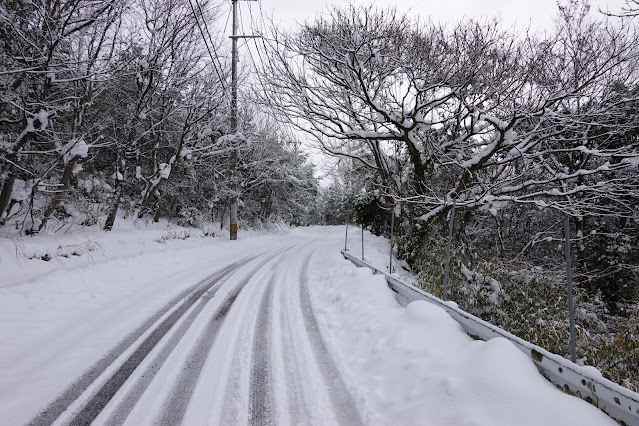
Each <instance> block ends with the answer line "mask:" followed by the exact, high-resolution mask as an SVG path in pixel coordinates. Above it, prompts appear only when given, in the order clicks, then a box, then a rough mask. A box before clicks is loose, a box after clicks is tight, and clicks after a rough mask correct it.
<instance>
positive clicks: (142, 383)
mask: <svg viewBox="0 0 639 426" xmlns="http://www.w3.org/2000/svg"><path fill="white" fill-rule="evenodd" d="M232 272H235V271H232ZM230 275H231V274H228V275H226V276H225V277H223V278H222V279H221V280H220V281H219V282H218V284H217V285H216V286H215V287H214V288H212V289H211V290H209V291H207V292H206V293H205V294H204V295H203V296H202V298H201V299H200V301H199V302H198V304H197V305H196V306H195V308H193V310H192V311H191V312H190V313H189V315H188V316H187V317H186V319H185V320H184V321H183V322H182V323H181V324H180V326H179V328H178V329H177V330H176V331H175V333H173V334H172V335H171V337H170V338H169V340H168V341H167V342H166V344H165V345H164V346H163V347H162V349H161V352H160V353H158V354H157V356H156V357H155V358H154V359H153V361H152V362H151V364H150V365H149V366H147V368H146V369H145V371H144V373H142V374H141V375H140V377H139V378H138V380H137V382H136V383H135V385H133V387H132V388H131V389H129V391H128V392H127V394H126V395H125V396H124V397H123V398H122V399H121V402H120V404H119V405H118V406H117V407H116V408H115V410H114V411H113V412H112V413H111V414H110V415H109V417H108V419H107V420H106V421H105V422H104V425H105V426H120V425H122V424H123V423H124V422H125V420H126V418H127V416H128V415H129V414H130V413H131V411H132V410H133V408H134V407H135V405H136V404H137V403H138V401H139V400H140V398H141V397H142V394H143V393H144V391H146V389H147V388H148V387H149V385H150V384H151V381H153V379H154V378H155V376H156V375H157V373H158V372H159V371H160V369H161V368H162V366H163V365H164V363H165V361H166V360H167V359H168V358H169V356H170V355H171V353H172V352H173V350H174V349H175V347H176V346H177V345H178V343H179V342H180V340H181V339H182V337H184V335H185V334H186V332H187V331H188V329H189V328H190V327H191V325H192V324H193V322H194V321H195V319H196V318H197V316H198V315H199V314H200V312H202V309H204V307H205V306H206V305H207V304H208V303H209V301H210V300H211V299H212V298H213V296H215V293H216V292H217V290H219V288H220V287H221V286H222V285H223V284H224V282H225V281H226V280H227V279H228V277H229V276H230Z"/></svg>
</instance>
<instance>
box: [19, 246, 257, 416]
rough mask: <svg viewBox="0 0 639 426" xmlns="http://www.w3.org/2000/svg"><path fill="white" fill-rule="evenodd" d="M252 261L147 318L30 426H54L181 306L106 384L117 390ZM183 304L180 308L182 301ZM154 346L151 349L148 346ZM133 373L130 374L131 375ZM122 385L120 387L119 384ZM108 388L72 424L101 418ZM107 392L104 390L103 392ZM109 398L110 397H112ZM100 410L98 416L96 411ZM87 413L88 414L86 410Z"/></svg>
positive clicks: (210, 279) (229, 268)
mask: <svg viewBox="0 0 639 426" xmlns="http://www.w3.org/2000/svg"><path fill="white" fill-rule="evenodd" d="M250 260H252V258H249V259H243V260H241V261H239V262H235V263H233V264H231V265H229V266H227V267H226V268H224V269H222V270H221V271H219V272H217V273H215V274H213V275H211V276H209V277H207V278H206V279H204V280H202V281H200V282H199V283H198V284H196V285H195V286H193V287H191V288H189V289H186V290H184V291H183V292H181V293H180V294H178V295H177V296H176V297H174V298H173V299H171V300H170V301H169V302H168V303H166V304H165V305H164V306H163V307H162V308H160V309H159V310H158V311H156V312H155V313H154V314H153V315H151V316H150V317H149V318H147V320H146V321H144V322H143V323H142V325H140V326H139V327H138V328H137V329H135V330H134V331H133V332H131V333H129V334H128V335H127V336H126V337H125V338H124V339H123V340H122V341H121V342H120V343H119V344H118V345H117V346H115V347H114V348H113V349H111V350H110V351H109V352H108V353H107V354H106V355H105V356H104V357H103V358H101V359H100V360H99V361H98V362H96V363H95V364H94V365H93V366H92V367H90V368H89V370H87V371H86V372H85V373H83V374H82V376H80V378H78V379H77V380H76V381H75V382H74V383H72V384H71V385H70V386H69V387H68V388H67V389H66V390H65V391H64V392H63V393H62V394H61V395H60V396H58V397H57V398H56V399H55V400H54V401H53V402H51V403H50V404H49V405H48V406H47V407H46V408H45V409H44V410H43V411H41V412H40V413H39V414H38V415H36V417H35V418H34V419H33V420H31V421H30V422H29V425H30V426H46V425H51V424H53V422H54V421H55V420H56V419H57V418H58V417H60V415H61V414H62V413H64V412H65V411H66V410H67V409H68V408H69V407H70V406H71V405H72V404H73V403H74V402H75V401H76V400H77V399H78V398H79V397H80V396H81V395H82V394H83V393H84V392H85V391H86V389H87V388H88V387H89V386H90V385H91V384H92V383H93V382H95V380H97V379H98V378H99V377H100V376H101V375H102V374H103V373H104V371H105V370H106V369H107V368H108V367H109V366H110V365H112V364H113V363H114V362H115V361H116V360H117V359H118V358H119V357H120V356H121V355H122V354H123V353H124V352H125V351H126V350H127V349H128V348H130V347H131V346H132V345H134V344H135V342H136V341H137V340H138V339H139V338H140V337H141V336H142V335H143V334H144V333H145V332H147V331H148V330H149V329H151V328H152V327H153V325H154V324H155V323H156V322H157V321H159V320H160V318H162V317H163V316H164V315H166V314H167V313H168V312H169V311H170V310H171V309H172V308H175V307H176V306H178V305H179V306H178V307H177V308H176V309H175V310H174V311H173V312H172V313H171V314H170V315H169V316H168V317H167V318H165V319H164V320H163V321H162V323H160V325H158V326H157V327H156V328H155V330H154V331H153V332H152V333H151V334H150V335H149V336H148V337H147V338H146V339H145V340H144V342H143V343H142V344H141V345H140V346H139V347H138V349H137V350H136V351H135V352H134V353H133V354H132V355H131V356H130V357H129V359H128V360H127V361H125V365H126V367H125V365H123V366H121V367H120V369H118V371H117V372H116V374H115V375H114V376H117V377H116V378H113V377H112V379H109V381H108V382H107V383H109V382H110V385H109V386H114V385H116V384H117V383H119V385H118V386H117V388H118V389H119V386H121V384H122V383H123V382H124V380H126V378H127V377H128V375H126V376H125V373H126V372H128V374H129V375H130V373H132V372H133V369H135V368H133V369H131V366H132V365H133V364H135V362H136V360H138V359H139V361H138V362H137V364H135V365H136V366H137V365H138V364H139V363H140V362H141V361H142V359H143V356H142V358H140V356H141V355H142V354H144V356H146V354H148V352H150V350H151V349H152V347H153V346H155V344H157V342H158V341H159V340H160V339H161V337H162V336H164V334H166V332H167V331H168V329H169V328H170V327H171V326H172V325H173V324H175V322H177V320H178V319H179V318H180V317H181V316H182V315H183V314H184V312H186V310H187V309H188V308H190V307H191V306H192V305H193V304H194V303H195V302H196V301H197V299H198V298H199V297H201V295H202V294H204V293H205V292H206V291H207V290H208V289H209V288H211V287H212V286H213V285H214V284H215V283H216V282H217V280H219V279H220V278H222V277H223V276H225V275H227V274H229V273H231V272H232V271H233V270H235V269H239V268H240V267H241V266H242V265H244V264H245V263H247V262H249V261H250ZM181 300H182V303H181V304H180V301H181ZM149 345H151V346H149ZM129 370H130V371H129ZM120 382H121V383H120ZM105 386H106V384H105V385H103V387H102V389H101V390H100V391H98V393H97V394H96V395H95V396H94V397H92V398H91V400H90V402H89V403H88V404H86V405H85V408H84V409H82V410H81V412H82V415H83V416H86V420H84V421H82V420H81V418H80V417H78V416H79V415H76V416H74V419H73V420H72V424H90V423H91V422H92V421H93V419H94V418H95V417H96V416H97V414H99V412H100V411H101V410H102V409H103V408H104V406H105V405H106V403H107V402H108V401H109V400H110V399H111V397H112V396H113V394H115V392H110V391H107V390H106V389H105ZM103 389H104V390H103ZM116 390H117V389H116ZM109 394H110V395H109ZM93 403H95V404H96V405H95V408H91V406H92V404H93ZM98 407H99V410H98V411H97V413H96V412H95V411H96V409H97V408H98ZM85 409H86V410H85Z"/></svg>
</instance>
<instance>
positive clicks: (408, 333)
mask: <svg viewBox="0 0 639 426" xmlns="http://www.w3.org/2000/svg"><path fill="white" fill-rule="evenodd" d="M367 237H368V238H370V239H371V240H370V247H371V249H370V250H368V249H367V256H369V253H370V256H371V258H372V259H374V258H375V255H376V248H377V249H378V250H377V252H378V254H379V257H380V259H384V260H385V259H386V257H387V253H384V250H385V249H386V245H385V242H384V241H383V240H380V239H376V238H374V237H372V236H369V235H367ZM342 238H343V230H342V229H340V228H314V229H300V230H295V231H293V232H291V233H289V234H287V235H279V236H273V237H266V238H261V237H260V238H255V239H254V240H253V241H249V240H244V241H238V242H236V243H230V244H232V245H229V244H219V245H218V246H216V247H214V248H211V249H204V248H201V249H198V250H192V251H185V252H184V253H181V252H174V253H171V255H172V256H173V257H177V258H179V259H180V262H179V263H180V265H181V266H180V267H181V268H182V270H181V271H180V272H175V273H174V274H172V275H168V274H167V273H166V271H165V270H163V267H164V266H163V265H164V263H167V264H170V262H169V260H168V257H166V256H167V254H166V253H165V254H164V255H162V254H157V255H154V256H151V260H153V261H151V260H149V259H147V257H145V256H142V257H139V258H136V259H124V260H122V259H121V260H118V261H115V263H116V264H117V265H118V266H120V267H122V268H123V269H124V270H127V269H126V266H127V265H129V264H130V266H131V268H132V269H131V270H128V272H130V273H132V274H134V275H135V273H138V275H136V277H138V278H140V277H143V276H145V274H146V275H148V274H151V275H152V274H153V273H155V274H156V275H155V277H154V279H153V280H148V279H147V281H146V282H144V281H142V283H140V284H138V285H137V286H136V285H135V284H134V283H133V282H131V283H129V285H130V286H132V287H135V288H134V289H132V290H130V291H129V293H128V294H127V297H115V296H117V292H116V291H114V290H112V293H108V294H107V292H106V290H104V289H103V288H102V287H100V286H99V285H98V284H95V285H96V286H97V289H96V288H93V287H92V284H91V282H90V281H88V282H87V283H85V284H86V286H85V287H88V288H89V289H92V290H95V291H97V290H99V289H102V290H103V291H104V292H105V294H102V298H103V299H105V302H104V303H102V304H100V305H99V309H97V308H96V309H94V310H93V311H91V312H93V314H92V315H87V313H86V312H88V311H83V312H79V313H78V317H79V318H80V319H81V320H80V321H75V322H74V323H73V324H72V323H70V322H62V321H61V322H60V323H59V324H58V323H56V321H52V325H51V326H50V327H49V328H48V329H47V330H46V333H47V334H48V335H53V336H54V337H55V338H53V339H52V338H48V339H45V338H44V337H42V339H44V340H42V341H41V342H40V350H39V351H38V350H35V351H33V352H32V351H31V349H37V348H38V342H37V341H33V342H30V344H28V345H27V344H24V345H23V346H22V350H19V349H20V348H17V349H16V351H15V353H9V355H11V354H13V355H14V356H13V357H10V356H5V357H4V358H0V361H1V362H4V363H7V364H8V361H9V360H11V361H12V362H13V363H14V365H16V366H17V367H18V368H17V371H16V373H15V375H14V376H11V377H8V378H5V379H3V383H2V384H3V387H4V385H5V384H7V385H11V384H13V393H14V394H15V395H16V396H15V397H14V398H10V393H9V392H8V391H0V396H1V398H0V403H2V405H0V409H1V410H0V412H1V411H6V413H7V414H8V416H4V414H3V418H4V419H10V422H9V423H7V424H25V423H26V424H34V425H45V424H74V425H82V424H91V423H93V424H106V425H121V424H129V425H139V424H160V425H175V424H185V425H200V424H260V425H261V424H319V425H322V424H326V425H329V424H330V425H332V424H344V425H357V424H362V423H364V424H392V423H393V422H399V423H401V424H424V423H426V424H464V423H469V422H470V423H472V424H513V422H514V423H518V424H526V423H528V424H553V420H554V423H555V424H571V423H572V424H602V422H604V423H605V421H607V420H608V419H607V418H606V417H605V416H604V415H603V414H602V413H601V412H599V411H598V410H596V409H593V408H592V407H590V406H589V405H587V404H586V403H583V402H582V401H580V400H578V399H576V398H572V397H569V396H567V395H565V394H562V393H561V392H559V391H557V390H555V389H554V388H553V387H552V386H550V385H549V384H548V383H547V382H545V380H544V379H543V378H541V376H539V375H537V374H536V372H535V369H534V366H532V365H531V364H530V363H529V362H528V360H526V359H525V358H524V359H522V358H521V357H519V355H518V351H517V350H516V349H514V348H510V347H508V345H504V344H503V342H497V343H492V344H490V343H484V342H473V341H472V339H470V338H469V337H468V336H465V335H463V333H460V331H459V328H458V327H456V326H455V324H456V323H454V321H452V319H450V317H446V316H445V314H443V315H442V312H440V311H438V310H436V309H433V308H431V307H429V306H423V305H421V304H414V305H413V306H409V308H408V309H405V308H402V307H400V306H399V305H398V304H397V303H396V302H395V300H394V298H393V294H392V292H391V291H390V290H389V289H388V288H387V287H386V285H385V282H384V280H383V278H381V277H379V276H373V275H371V274H370V272H368V271H365V270H358V269H357V268H355V267H354V266H353V265H351V264H350V262H348V261H345V260H344V259H343V258H341V255H340V254H339V247H340V246H341V244H343V243H342V241H343V240H342ZM353 245H354V244H353ZM376 245H377V246H376ZM207 250H209V251H207ZM163 256H165V257H163ZM211 259H215V261H211ZM158 262H160V263H158ZM194 265H201V266H200V267H199V269H197V271H196V269H195V266H194ZM202 265H204V266H202ZM113 266H114V265H113V264H111V265H96V266H94V267H88V268H86V270H83V271H79V272H76V273H73V274H71V275H70V276H69V277H67V278H76V279H77V278H79V277H85V278H91V277H93V279H95V280H96V281H100V280H104V281H105V283H108V282H109V280H111V282H112V283H113V285H114V286H116V287H117V286H118V284H117V282H118V281H117V279H118V274H117V273H116V272H113V271H111V275H109V276H100V275H99V274H100V272H103V273H104V271H106V270H109V269H113ZM173 266H175V265H173ZM101 268H106V269H101ZM144 268H152V269H149V270H142V271H141V272H140V269H144ZM167 268H168V269H171V268H169V267H168V266H167ZM116 269H117V268H116ZM135 271H138V272H135ZM147 278H148V277H147ZM49 284H51V283H49ZM67 285H68V286H71V287H72V286H73V285H72V284H67ZM105 285H106V284H105ZM122 289H123V287H119V291H123V290H122ZM84 290H87V289H84ZM12 291H17V290H12ZM25 291H26V292H30V290H25V289H22V292H23V293H24V292H25ZM43 291H44V290H43ZM78 291H80V290H78ZM160 291H165V292H166V294H165V295H164V296H162V297H159V296H158V292H160ZM89 293H90V292H89ZM94 296H95V297H97V298H100V294H99V291H97V293H96V294H94ZM111 296H113V297H111ZM78 300H83V299H82V298H78ZM78 309H80V307H78ZM49 315H50V316H52V317H55V315H56V312H55V311H51V312H50V313H49ZM132 318H133V319H132ZM24 322H25V324H27V323H28V321H27V320H25V321H24ZM16 324H17V326H18V328H19V327H26V326H24V325H21V323H18V322H16ZM56 327H58V328H59V327H64V330H58V331H56ZM118 333H119V334H118ZM433 333H435V335H433ZM96 336H106V337H104V338H97V337H96ZM116 336H119V337H116ZM105 342H106V343H105ZM93 343H95V344H96V345H97V346H99V347H100V348H103V349H100V350H98V349H92V350H89V349H91V348H93V346H92V344H93ZM107 343H108V344H107ZM87 348H88V349H87ZM447 350H448V352H447ZM79 353H80V354H83V355H82V356H80V355H78V354H79ZM20 354H22V356H20ZM90 354H92V355H91V356H89V355H90ZM461 354H466V359H463V358H459V357H460V356H461ZM458 358H459V359H458ZM76 361H77V362H76ZM25 370H30V371H31V376H30V377H31V378H33V377H40V379H38V380H28V376H26V373H24V371H25ZM20 371H22V373H20ZM51 371H54V372H57V373H56V374H53V373H51ZM484 373H485V374H484ZM62 376H65V377H62ZM20 379H22V380H20ZM44 385H46V386H44ZM41 387H45V388H46V392H44V391H42V390H41V389H40V388H41ZM5 389H8V387H5ZM29 392H32V393H31V394H30V393H29ZM30 395H33V402H32V403H31V404H30V405H29V404H26V403H25V404H23V405H22V406H20V405H18V404H17V403H18V402H19V401H24V400H25V399H26V400H29V398H30ZM12 402H13V405H12V404H11V403H12ZM16 406H19V407H23V408H22V409H21V410H18V409H16V408H13V407H16ZM29 407H31V408H30V410H29V409H27V408H29ZM540 407H543V408H544V409H543V410H542V409H540Z"/></svg>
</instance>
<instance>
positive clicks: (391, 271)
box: [388, 206, 395, 274]
mask: <svg viewBox="0 0 639 426" xmlns="http://www.w3.org/2000/svg"><path fill="white" fill-rule="evenodd" d="M394 231H395V206H393V212H392V213H391V229H390V254H389V256H388V273H389V274H392V273H393V232H394Z"/></svg>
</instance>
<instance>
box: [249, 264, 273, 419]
mask: <svg viewBox="0 0 639 426" xmlns="http://www.w3.org/2000/svg"><path fill="white" fill-rule="evenodd" d="M274 281H275V275H272V276H271V279H270V280H269V283H268V284H267V286H266V290H265V291H264V294H263V295H262V301H261V303H260V309H259V312H258V315H257V324H256V327H255V336H254V339H253V363H252V368H251V385H250V389H251V391H250V392H251V394H250V397H249V424H251V425H270V424H272V414H271V399H272V398H271V390H270V379H269V368H270V365H271V360H270V350H269V342H270V339H269V331H270V322H271V299H272V293H273V283H274Z"/></svg>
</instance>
